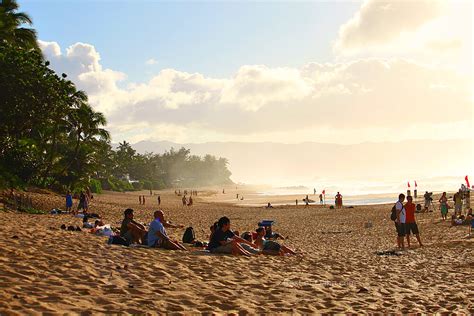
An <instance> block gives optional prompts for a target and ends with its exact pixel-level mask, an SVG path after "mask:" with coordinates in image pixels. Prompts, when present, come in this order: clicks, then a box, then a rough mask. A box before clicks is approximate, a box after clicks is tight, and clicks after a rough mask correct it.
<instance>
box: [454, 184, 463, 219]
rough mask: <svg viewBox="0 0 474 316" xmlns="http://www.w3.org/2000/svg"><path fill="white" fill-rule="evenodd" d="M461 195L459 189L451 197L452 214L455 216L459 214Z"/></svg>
mask: <svg viewBox="0 0 474 316" xmlns="http://www.w3.org/2000/svg"><path fill="white" fill-rule="evenodd" d="M462 197H463V193H462V191H461V190H459V191H458V192H456V194H454V197H453V200H454V215H456V216H457V215H460V214H461V210H462Z"/></svg>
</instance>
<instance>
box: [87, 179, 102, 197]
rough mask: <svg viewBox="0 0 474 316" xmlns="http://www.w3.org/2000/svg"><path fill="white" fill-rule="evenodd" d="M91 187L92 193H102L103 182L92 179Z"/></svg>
mask: <svg viewBox="0 0 474 316" xmlns="http://www.w3.org/2000/svg"><path fill="white" fill-rule="evenodd" d="M89 187H90V188H91V191H92V193H97V194H101V193H102V184H101V182H100V181H99V180H96V179H92V180H91V181H90V184H89Z"/></svg>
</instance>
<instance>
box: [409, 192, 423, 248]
mask: <svg viewBox="0 0 474 316" xmlns="http://www.w3.org/2000/svg"><path fill="white" fill-rule="evenodd" d="M415 209H416V205H415V204H414V203H413V197H411V196H407V203H406V204H405V215H406V220H405V234H406V236H407V244H408V248H410V234H411V233H412V234H413V235H415V237H416V240H418V243H419V244H420V247H421V246H423V244H422V243H421V239H420V232H419V231H418V225H417V224H416V221H415Z"/></svg>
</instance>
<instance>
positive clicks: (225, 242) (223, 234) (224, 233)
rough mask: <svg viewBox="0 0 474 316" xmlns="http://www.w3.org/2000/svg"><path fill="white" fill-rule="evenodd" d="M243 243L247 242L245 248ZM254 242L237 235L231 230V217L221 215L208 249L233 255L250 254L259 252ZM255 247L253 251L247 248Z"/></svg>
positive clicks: (212, 251)
mask: <svg viewBox="0 0 474 316" xmlns="http://www.w3.org/2000/svg"><path fill="white" fill-rule="evenodd" d="M243 244H247V246H248V247H247V246H246V247H245V248H244V247H243ZM253 247H254V244H252V243H251V242H248V241H247V240H245V239H242V238H240V237H238V236H236V235H235V234H234V233H233V232H232V231H231V230H230V219H229V218H228V217H226V216H224V217H221V218H220V219H219V221H218V222H217V228H216V230H215V231H214V233H212V236H211V240H210V242H209V245H208V249H209V251H210V252H211V253H225V254H233V255H245V256H250V255H252V253H255V254H257V253H259V250H258V249H255V248H253ZM246 248H248V249H253V250H252V252H250V251H248V250H246Z"/></svg>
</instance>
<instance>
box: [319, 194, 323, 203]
mask: <svg viewBox="0 0 474 316" xmlns="http://www.w3.org/2000/svg"><path fill="white" fill-rule="evenodd" d="M319 204H323V195H322V194H320V195H319Z"/></svg>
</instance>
